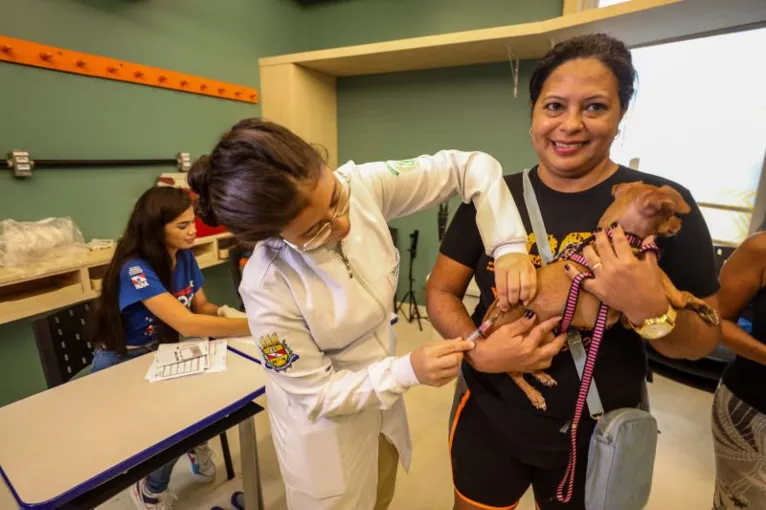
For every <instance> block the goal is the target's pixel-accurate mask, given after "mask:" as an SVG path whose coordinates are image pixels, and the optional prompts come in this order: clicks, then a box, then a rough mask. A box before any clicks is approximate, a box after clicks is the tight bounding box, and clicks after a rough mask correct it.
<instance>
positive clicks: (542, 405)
mask: <svg viewBox="0 0 766 510" xmlns="http://www.w3.org/2000/svg"><path fill="white" fill-rule="evenodd" d="M527 396H528V397H529V401H530V402H532V405H533V406H535V409H537V410H538V411H547V410H548V404H547V402H545V398H543V396H542V395H540V394H537V395H527Z"/></svg>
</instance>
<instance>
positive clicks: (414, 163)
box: [386, 159, 418, 175]
mask: <svg viewBox="0 0 766 510" xmlns="http://www.w3.org/2000/svg"><path fill="white" fill-rule="evenodd" d="M386 166H387V167H388V171H389V172H391V173H392V174H394V175H399V174H400V173H402V172H409V171H410V170H413V169H415V168H417V167H418V160H417V159H402V160H400V161H386Z"/></svg>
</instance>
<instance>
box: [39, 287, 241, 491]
mask: <svg viewBox="0 0 766 510" xmlns="http://www.w3.org/2000/svg"><path fill="white" fill-rule="evenodd" d="M90 307H91V303H90V302H88V303H80V304H77V305H74V306H71V307H69V308H64V309H61V310H57V311H55V312H53V313H51V314H49V315H46V316H44V317H42V318H39V319H37V320H35V321H34V322H33V324H32V327H33V329H34V333H35V340H36V341H37V350H38V353H39V356H40V362H41V363H42V365H43V374H44V375H45V382H46V384H47V386H48V388H53V387H55V386H58V385H60V384H64V383H66V382H69V381H70V380H72V379H74V378H76V377H82V376H84V375H87V374H88V373H90V368H91V362H92V361H93V346H92V345H91V344H90V343H89V342H88V341H86V339H85V324H86V322H87V320H88V314H89V313H90ZM218 437H219V438H220V439H221V450H222V452H223V460H224V464H225V465H226V478H227V479H228V480H232V479H233V478H234V465H233V464H232V461H231V452H230V451H229V440H228V438H227V437H226V432H222V433H221V434H219V436H218Z"/></svg>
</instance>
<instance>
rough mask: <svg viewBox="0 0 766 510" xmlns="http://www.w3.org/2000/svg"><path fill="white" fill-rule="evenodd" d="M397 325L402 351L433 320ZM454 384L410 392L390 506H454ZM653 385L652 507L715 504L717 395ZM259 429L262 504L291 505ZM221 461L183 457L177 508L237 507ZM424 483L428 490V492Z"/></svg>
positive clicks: (425, 335)
mask: <svg viewBox="0 0 766 510" xmlns="http://www.w3.org/2000/svg"><path fill="white" fill-rule="evenodd" d="M397 329H398V332H399V350H400V352H402V353H404V352H408V351H410V350H412V349H413V348H415V347H417V346H418V345H419V344H420V343H421V342H424V341H427V340H428V339H430V338H431V337H432V336H433V335H434V333H433V331H432V330H431V327H430V324H429V323H428V322H423V329H424V331H423V332H420V331H418V327H417V324H416V323H412V324H408V323H407V322H405V321H400V322H399V324H398V325H397ZM453 388H454V385H448V386H446V387H443V388H438V389H437V388H428V387H418V388H414V389H412V390H410V391H409V392H408V393H407V394H406V397H405V399H406V402H407V410H408V413H409V417H410V426H411V430H412V444H413V448H414V456H413V463H412V469H411V470H410V473H409V475H406V474H404V473H403V472H402V471H401V469H400V472H399V478H398V480H397V488H396V496H395V498H394V501H393V504H392V505H391V510H441V509H444V510H449V509H451V508H452V483H451V477H450V465H449V458H448V455H447V446H446V445H447V419H448V415H449V410H450V405H451V403H452V394H453ZM649 391H650V398H651V405H652V412H653V413H654V415H655V416H656V417H657V420H658V422H659V426H660V429H661V434H660V437H659V447H658V452H657V461H656V464H655V472H654V482H653V486H652V496H651V499H650V501H649V505H648V506H647V509H649V510H681V509H705V508H710V507H711V498H712V487H713V476H714V468H713V448H712V437H711V433H710V406H711V402H712V396H711V395H710V394H707V393H704V392H701V391H697V390H694V389H691V388H688V387H686V386H683V385H680V384H678V383H675V382H673V381H669V380H667V379H663V378H661V377H656V378H655V382H654V383H653V384H651V385H650V386H649ZM256 427H257V432H258V448H259V454H260V461H261V469H262V483H263V492H264V502H265V506H266V508H267V509H268V510H283V509H286V508H287V506H286V504H285V498H284V490H283V487H282V482H281V478H280V475H279V467H278V466H277V462H276V456H275V453H274V448H273V446H272V444H271V436H270V431H269V424H268V419H267V417H266V413H261V414H260V415H258V416H257V417H256ZM229 442H230V446H231V449H232V453H233V454H234V457H235V458H234V464H235V468H236V469H237V471H239V457H238V455H237V453H238V451H239V438H238V435H237V430H236V429H232V430H231V431H229ZM212 446H213V448H214V449H215V450H218V451H220V443H219V442H218V441H217V440H214V441H213V442H212ZM217 461H218V467H219V473H218V479H217V480H216V481H215V482H213V483H211V484H209V485H208V484H199V483H196V482H195V481H194V480H193V479H192V476H191V475H190V474H189V464H188V460H186V459H182V460H181V461H180V462H179V464H178V465H177V467H176V469H175V472H174V474H173V480H172V482H171V489H172V490H173V491H174V492H175V493H176V494H177V496H178V501H176V508H179V509H210V508H212V507H213V506H220V507H222V508H233V507H232V506H231V504H230V502H229V498H230V497H231V494H232V492H233V491H235V490H240V489H241V483H240V481H239V480H238V479H235V480H232V481H231V482H227V481H225V480H224V478H225V476H224V469H223V460H222V459H221V457H220V455H219V456H218V458H217ZM426 486H427V487H428V490H423V487H426ZM99 508H101V509H105V510H106V509H109V510H128V509H132V508H133V506H132V504H131V502H130V499H129V498H128V497H126V495H125V494H124V493H123V494H120V495H118V496H117V497H115V498H114V499H112V500H111V501H109V502H107V503H105V504H104V505H102V506H101V507H99ZM350 510H351V509H350ZM519 510H534V503H533V501H532V498H531V494H527V495H526V496H525V498H524V500H523V501H522V504H521V505H519Z"/></svg>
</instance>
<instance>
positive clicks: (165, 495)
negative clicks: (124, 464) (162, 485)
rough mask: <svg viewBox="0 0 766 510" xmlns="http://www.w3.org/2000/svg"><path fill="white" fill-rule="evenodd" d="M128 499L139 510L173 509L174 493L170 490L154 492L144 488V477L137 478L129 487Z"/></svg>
mask: <svg viewBox="0 0 766 510" xmlns="http://www.w3.org/2000/svg"><path fill="white" fill-rule="evenodd" d="M130 499H132V500H133V503H134V504H135V505H136V508H138V509H139V510H173V500H174V499H176V497H175V495H174V494H173V493H172V492H170V491H165V492H160V493H158V494H155V493H153V492H151V491H150V490H149V489H147V488H146V481H145V479H142V480H139V481H138V482H136V483H134V484H133V487H131V488H130Z"/></svg>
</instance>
